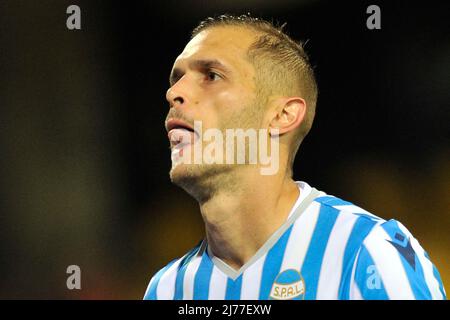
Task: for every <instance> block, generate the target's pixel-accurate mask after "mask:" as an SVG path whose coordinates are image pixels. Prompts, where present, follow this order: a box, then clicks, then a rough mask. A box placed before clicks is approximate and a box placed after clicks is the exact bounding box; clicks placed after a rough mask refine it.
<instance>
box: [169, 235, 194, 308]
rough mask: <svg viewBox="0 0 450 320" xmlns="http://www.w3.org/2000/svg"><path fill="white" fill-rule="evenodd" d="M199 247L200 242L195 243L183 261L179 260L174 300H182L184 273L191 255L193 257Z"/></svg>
mask: <svg viewBox="0 0 450 320" xmlns="http://www.w3.org/2000/svg"><path fill="white" fill-rule="evenodd" d="M199 248H200V244H199V245H197V246H196V247H195V248H194V249H192V250H191V251H190V252H188V253H187V254H186V256H185V257H184V259H183V261H181V262H180V266H179V267H178V273H177V279H176V281H175V295H174V298H173V299H174V300H182V299H183V291H184V290H183V284H184V274H185V273H186V269H187V267H188V265H189V262H191V259H192V257H194V256H195V255H196V254H197V252H198V250H199Z"/></svg>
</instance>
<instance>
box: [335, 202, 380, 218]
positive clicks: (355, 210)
mask: <svg viewBox="0 0 450 320" xmlns="http://www.w3.org/2000/svg"><path fill="white" fill-rule="evenodd" d="M333 208H336V209H338V210H340V211H347V212H352V213H360V214H366V215H368V216H371V217H373V218H375V219H376V220H380V219H381V218H380V217H377V216H376V215H374V214H373V213H370V212H369V211H367V210H364V209H363V208H360V207H358V206H355V205H354V204H350V205H348V204H346V205H340V206H333Z"/></svg>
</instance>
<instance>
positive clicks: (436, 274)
mask: <svg viewBox="0 0 450 320" xmlns="http://www.w3.org/2000/svg"><path fill="white" fill-rule="evenodd" d="M424 253H425V257H426V258H427V259H428V260H430V262H431V264H432V265H433V275H434V278H435V279H436V281H437V282H438V284H439V291H440V292H441V294H442V297H443V299H444V300H447V297H446V295H445V290H444V284H443V283H442V279H441V275H440V274H439V271H438V269H437V268H436V266H435V265H434V264H433V262H432V261H431V259H430V256H429V255H428V252H426V251H425V250H424Z"/></svg>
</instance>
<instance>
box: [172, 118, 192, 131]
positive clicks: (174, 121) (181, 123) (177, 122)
mask: <svg viewBox="0 0 450 320" xmlns="http://www.w3.org/2000/svg"><path fill="white" fill-rule="evenodd" d="M177 127H184V128H186V129H189V130H191V131H193V132H195V131H194V128H193V127H192V126H191V125H190V124H189V123H187V122H185V121H183V120H181V119H175V118H170V119H169V120H167V121H166V130H167V132H169V131H170V130H172V129H174V128H177Z"/></svg>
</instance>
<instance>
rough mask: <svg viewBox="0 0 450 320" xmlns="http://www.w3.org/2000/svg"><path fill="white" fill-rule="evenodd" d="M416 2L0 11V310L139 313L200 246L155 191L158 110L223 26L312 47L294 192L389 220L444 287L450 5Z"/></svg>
mask: <svg viewBox="0 0 450 320" xmlns="http://www.w3.org/2000/svg"><path fill="white" fill-rule="evenodd" d="M416 3H417V4H413V2H411V1H390V2H380V1H373V2H367V1H348V2H346V3H345V4H343V3H342V2H341V1H339V3H338V2H336V1H334V2H331V1H321V0H315V1H314V0H309V1H301V0H283V1H267V0H266V1H260V0H240V1H228V0H227V1H225V0H220V1H200V0H196V1H184V2H180V1H160V2H158V3H154V2H153V1H122V2H112V1H81V0H71V1H61V0H53V1H49V0H44V1H31V0H30V1H13V0H2V1H0V272H1V274H0V279H1V280H0V298H3V299H14V298H15V299H25V298H32V299H49V298H50V299H51V298H57V299H141V298H142V296H143V294H144V291H145V289H146V286H147V284H148V281H149V279H150V277H151V276H152V275H153V274H154V273H155V272H156V271H157V270H158V269H159V268H160V267H162V266H163V265H165V264H166V263H167V262H169V261H170V260H172V259H173V258H175V257H178V256H180V255H182V254H184V253H185V252H186V250H188V249H189V248H191V247H192V246H194V245H195V244H196V243H197V242H198V241H199V240H200V239H201V238H202V232H203V226H202V221H201V219H200V215H199V212H198V208H197V205H196V203H195V202H194V200H192V199H191V198H190V197H189V196H187V195H186V194H185V193H184V192H183V191H182V190H181V189H178V188H177V187H175V186H173V185H171V183H170V181H169V178H168V174H167V173H168V171H169V168H170V154H169V150H168V142H167V138H166V134H165V130H164V127H163V121H164V119H165V116H166V112H167V110H168V106H167V103H166V101H165V98H164V96H165V91H166V90H167V88H168V81H167V79H168V73H169V70H170V68H171V65H172V62H173V60H174V58H175V57H176V56H177V54H178V53H179V52H181V50H182V49H183V47H184V45H185V44H186V42H187V41H188V38H189V33H190V30H191V29H192V28H193V27H194V26H195V25H196V24H197V23H198V22H199V21H200V20H201V19H203V18H205V17H206V16H209V15H216V14H222V13H225V12H227V13H239V14H240V13H246V12H250V13H251V14H252V15H253V16H261V17H264V18H267V19H271V18H273V19H274V20H276V21H279V22H281V23H283V22H287V30H288V32H289V33H290V34H291V35H292V36H293V37H294V38H296V39H302V40H307V39H309V41H308V43H307V46H306V48H307V50H308V52H309V53H310V55H311V58H312V61H313V64H314V65H316V66H317V67H316V72H317V77H318V81H319V87H320V94H319V103H318V111H317V117H316V122H315V125H314V127H313V130H312V132H311V133H310V135H309V137H308V138H307V139H306V140H305V142H304V144H303V146H302V147H301V151H300V154H299V156H298V158H297V161H296V175H295V176H296V178H297V179H298V180H304V181H307V182H308V183H310V184H311V185H314V186H316V187H317V188H319V189H321V190H324V191H326V192H328V193H330V194H333V195H336V196H340V197H342V198H344V199H346V200H349V201H352V202H354V203H356V204H358V205H360V206H362V207H364V208H366V209H368V210H370V211H372V212H373V213H375V214H377V215H379V216H381V217H383V218H386V219H389V218H396V219H398V220H400V221H401V222H402V223H403V224H404V225H406V227H407V228H409V229H410V231H411V232H412V233H413V234H414V235H415V236H416V237H417V238H418V239H419V240H420V242H421V243H422V245H423V246H424V247H425V249H426V250H427V251H428V253H429V254H430V256H431V258H432V260H433V261H434V263H435V264H436V265H437V267H438V269H439V271H440V273H441V276H442V278H443V281H444V284H445V286H446V287H447V289H448V288H450V232H449V230H450V161H449V160H450V145H449V141H450V140H449V137H450V135H449V133H450V132H449V128H450V126H449V124H450V105H449V104H450V76H449V74H450V24H449V20H448V13H449V12H450V10H449V9H450V6H449V4H448V2H446V1H427V2H426V4H424V3H421V2H416ZM70 4H77V5H79V6H80V8H81V14H82V22H81V23H82V30H80V31H69V30H67V28H66V19H67V16H68V15H67V14H66V8H67V7H68V6H69V5H70ZM369 4H378V5H379V6H380V7H381V23H382V29H381V30H376V31H370V30H368V29H367V28H366V19H367V17H368V15H367V14H366V8H367V6H368V5H369ZM72 264H76V265H79V266H80V267H81V270H82V289H81V290H73V291H70V290H68V289H67V288H66V278H67V276H68V275H67V274H66V268H67V266H68V265H72Z"/></svg>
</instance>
